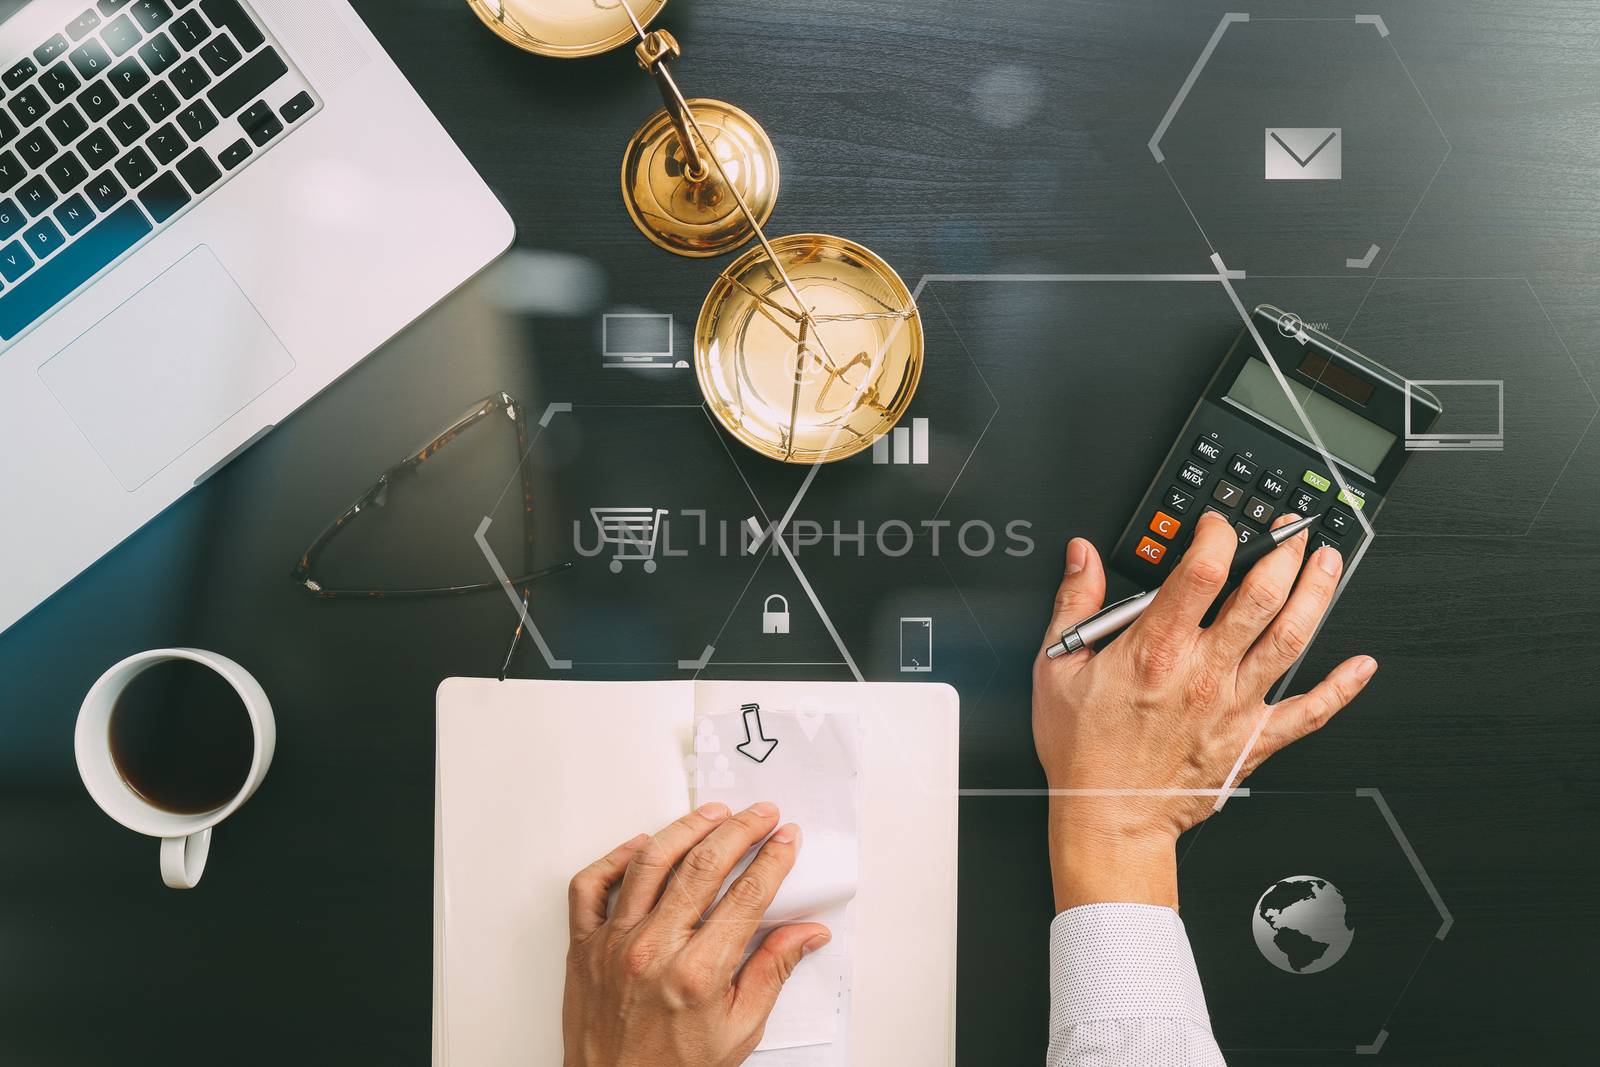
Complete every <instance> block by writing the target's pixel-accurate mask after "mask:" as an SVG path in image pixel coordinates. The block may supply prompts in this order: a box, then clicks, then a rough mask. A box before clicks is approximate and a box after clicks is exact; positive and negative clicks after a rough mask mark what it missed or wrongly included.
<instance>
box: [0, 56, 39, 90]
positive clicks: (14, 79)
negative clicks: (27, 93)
mask: <svg viewBox="0 0 1600 1067" xmlns="http://www.w3.org/2000/svg"><path fill="white" fill-rule="evenodd" d="M37 73H39V67H38V65H37V64H35V63H34V61H33V60H31V59H24V60H22V61H20V62H19V63H17V65H16V66H14V67H12V68H11V69H10V70H8V71H6V72H5V74H3V75H0V81H3V82H5V84H6V88H7V89H20V88H22V87H23V86H24V85H27V84H28V83H29V82H30V81H32V80H33V76H34V75H35V74H37Z"/></svg>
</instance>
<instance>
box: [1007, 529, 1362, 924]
mask: <svg viewBox="0 0 1600 1067" xmlns="http://www.w3.org/2000/svg"><path fill="white" fill-rule="evenodd" d="M1292 519H1293V516H1292V515H1290V516H1284V517H1281V518H1280V519H1279V521H1278V523H1275V524H1274V525H1278V524H1281V523H1282V522H1286V521H1292ZM1237 545H1238V538H1237V535H1236V533H1235V531H1234V529H1233V527H1232V525H1231V524H1230V523H1229V521H1228V520H1227V518H1226V517H1223V516H1220V515H1216V514H1211V513H1207V514H1204V515H1202V516H1200V519H1199V521H1198V523H1197V524H1196V527H1195V533H1194V539H1193V541H1192V542H1191V543H1190V545H1189V547H1188V550H1187V551H1186V552H1185V553H1184V554H1183V556H1182V558H1181V559H1180V560H1179V561H1178V563H1177V566H1176V567H1175V568H1174V569H1173V571H1172V573H1171V575H1170V576H1169V577H1168V578H1167V580H1166V581H1165V582H1164V583H1163V584H1162V586H1161V590H1160V593H1159V594H1158V595H1157V597H1156V599H1155V602H1154V603H1153V604H1152V605H1151V606H1150V608H1149V610H1147V611H1146V612H1145V613H1144V614H1143V615H1142V616H1140V617H1139V619H1138V620H1137V621H1136V622H1134V623H1133V625H1131V626H1130V627H1129V628H1128V629H1127V630H1126V631H1124V632H1123V633H1122V634H1121V635H1120V636H1119V637H1117V638H1116V639H1115V640H1114V641H1112V642H1110V643H1109V644H1108V645H1106V647H1104V648H1103V649H1102V650H1100V651H1098V652H1096V651H1093V650H1091V649H1088V648H1085V649H1081V650H1079V651H1077V652H1074V653H1072V654H1070V655H1066V656H1062V657H1061V658H1059V659H1048V658H1046V657H1045V656H1042V655H1041V656H1039V657H1037V659H1036V661H1035V666H1034V676H1033V737H1034V744H1035V746H1036V748H1037V749H1038V753H1039V762H1040V763H1041V764H1043V765H1044V770H1045V776H1046V778H1047V780H1048V782H1049V785H1050V788H1051V790H1052V795H1051V797H1050V859H1051V870H1052V875H1053V879H1054V884H1055V897H1056V908H1057V910H1065V909H1067V908H1070V907H1074V906H1077V905H1079V904H1091V903H1101V902H1125V903H1143V904H1163V905H1166V906H1169V907H1176V906H1177V902H1178V878H1177V860H1176V855H1175V847H1174V846H1175V844H1176V841H1177V838H1178V835H1179V834H1181V833H1182V832H1183V831H1185V830H1187V829H1189V828H1190V827H1192V826H1194V825H1195V824H1197V823H1199V822H1201V821H1202V820H1204V819H1205V817H1206V816H1207V815H1209V814H1211V811H1212V810H1213V805H1214V804H1215V802H1216V798H1217V795H1218V792H1217V791H1218V790H1219V789H1221V788H1223V787H1224V786H1236V785H1237V784H1238V783H1239V782H1240V781H1242V780H1243V779H1244V778H1245V777H1246V776H1247V775H1249V774H1250V772H1251V771H1253V770H1255V768H1256V767H1258V766H1259V765H1260V764H1261V762H1262V761H1263V760H1265V759H1266V758H1267V757H1268V756H1269V755H1271V754H1272V753H1274V752H1276V751H1278V750H1279V749H1280V748H1283V747H1284V746H1285V745H1287V744H1289V743H1290V742H1291V741H1295V740H1297V739H1299V738H1301V737H1304V736H1305V735H1306V734H1309V733H1311V732H1312V731H1314V730H1316V729H1317V728H1319V727H1321V726H1322V725H1323V724H1325V723H1326V722H1327V721H1328V720H1329V718H1331V717H1332V716H1333V715H1334V714H1335V713H1336V712H1337V711H1339V710H1340V709H1341V708H1343V707H1344V706H1345V705H1346V704H1348V703H1349V702H1350V701H1351V700H1352V699H1354V698H1355V696H1356V694H1357V693H1359V692H1360V691H1361V689H1362V688H1363V687H1364V686H1365V685H1366V683H1367V681H1368V680H1369V679H1370V678H1371V677H1372V675H1373V672H1374V671H1376V670H1377V667H1378V665H1377V663H1376V661H1374V660H1373V659H1372V658H1371V657H1369V656H1357V657H1354V658H1352V659H1348V660H1346V661H1345V662H1343V663H1341V664H1340V665H1339V666H1338V667H1336V668H1335V669H1334V670H1333V671H1332V672H1331V673H1330V674H1329V675H1328V676H1327V677H1326V678H1324V679H1323V680H1322V681H1321V682H1319V683H1318V684H1317V685H1316V686H1315V687H1314V688H1312V689H1311V690H1310V691H1309V692H1307V693H1305V694H1303V695H1300V696H1296V697H1291V698H1289V699H1288V700H1285V701H1283V702H1282V703H1280V704H1277V705H1273V706H1270V707H1269V706H1268V705H1267V704H1266V703H1265V699H1266V694H1267V691H1268V689H1269V688H1270V687H1271V686H1272V684H1273V683H1274V682H1275V681H1276V680H1277V679H1278V678H1279V677H1281V676H1282V675H1283V673H1284V672H1285V671H1287V670H1288V669H1289V666H1290V665H1291V664H1293V663H1294V661H1295V660H1296V659H1298V658H1299V656H1300V654H1301V652H1302V651H1304V649H1305V647H1306V644H1307V643H1308V642H1309V641H1310V639H1311V636H1312V634H1314V633H1315V632H1316V629H1317V625H1318V624H1319V623H1320V622H1321V620H1322V616H1323V613H1324V612H1325V611H1326V610H1327V607H1328V604H1329V602H1330V600H1331V599H1332V597H1333V592H1334V589H1335V587H1336V586H1337V584H1338V581H1339V573H1340V570H1341V568H1342V565H1343V560H1342V558H1341V556H1340V555H1339V552H1338V551H1337V550H1336V549H1334V548H1331V547H1322V548H1319V549H1318V550H1317V551H1315V552H1314V553H1313V554H1312V555H1311V558H1310V560H1309V561H1308V562H1307V563H1306V566H1305V567H1304V568H1303V569H1302V568H1301V563H1302V561H1303V560H1304V559H1305V550H1306V534H1304V533H1301V534H1299V535H1297V536H1295V537H1294V538H1292V539H1290V540H1288V541H1286V542H1284V543H1283V544H1282V545H1280V546H1279V547H1278V548H1277V549H1275V550H1273V551H1272V552H1271V553H1269V554H1268V555H1267V556H1266V557H1265V558H1264V559H1262V560H1261V562H1259V563H1257V564H1256V566H1255V567H1253V568H1252V569H1251V570H1250V571H1249V573H1248V574H1247V575H1246V576H1245V578H1244V580H1243V581H1242V582H1241V584H1240V585H1239V587H1238V588H1237V589H1236V590H1234V592H1233V593H1232V594H1231V595H1230V596H1229V597H1228V599H1227V601H1226V602H1225V603H1224V605H1223V607H1222V609H1221V611H1220V613H1219V614H1218V615H1217V617H1216V620H1215V621H1214V622H1213V623H1212V624H1211V625H1210V626H1208V627H1204V628H1202V627H1201V625H1200V622H1201V620H1202V618H1204V617H1205V615H1206V613H1207V610H1208V609H1209V608H1210V607H1211V605H1212V603H1213V602H1214V601H1215V599H1216V597H1217V595H1218V594H1219V593H1220V592H1221V591H1222V589H1223V586H1224V584H1225V582H1226V579H1227V575H1228V569H1229V565H1230V564H1231V562H1232V560H1233V555H1234V550H1235V548H1236V547H1237ZM1297 571H1298V572H1299V578H1298V580H1297V579H1296V572H1297ZM1105 590H1106V576H1105V570H1104V567H1103V566H1102V564H1101V561H1100V557H1099V554H1098V553H1097V552H1096V551H1095V550H1094V547H1093V546H1092V545H1090V544H1089V542H1087V541H1085V540H1083V539H1082V538H1075V539H1074V540H1073V541H1072V542H1071V543H1070V544H1069V545H1068V546H1067V571H1066V577H1065V579H1064V580H1063V581H1062V583H1061V587H1060V590H1059V591H1058V592H1057V594H1056V602H1055V611H1054V614H1053V616H1052V618H1051V620H1050V625H1049V627H1048V628H1047V630H1046V644H1049V643H1051V642H1054V641H1055V640H1056V638H1057V636H1059V635H1060V633H1061V632H1062V631H1063V630H1064V629H1066V628H1067V627H1069V626H1072V625H1073V624H1075V623H1076V622H1078V621H1080V620H1082V619H1084V618H1086V617H1087V616H1089V615H1091V614H1093V613H1094V612H1095V611H1097V610H1099V608H1100V606H1101V604H1102V602H1103V601H1104V599H1105ZM1258 731H1259V733H1258Z"/></svg>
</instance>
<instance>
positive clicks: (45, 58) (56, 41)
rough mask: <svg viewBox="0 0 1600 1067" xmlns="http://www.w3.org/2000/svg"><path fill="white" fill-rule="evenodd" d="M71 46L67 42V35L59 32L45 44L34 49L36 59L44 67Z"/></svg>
mask: <svg viewBox="0 0 1600 1067" xmlns="http://www.w3.org/2000/svg"><path fill="white" fill-rule="evenodd" d="M70 47H71V45H69V44H67V39H66V37H64V36H62V35H61V34H59V33H58V34H56V35H55V36H54V37H52V38H50V39H49V40H48V41H46V42H45V43H44V44H42V45H40V46H39V47H38V48H35V49H34V50H33V58H34V61H35V62H37V63H38V64H39V65H40V66H41V67H42V66H44V65H45V64H46V63H49V62H50V61H51V60H53V59H55V58H56V56H59V55H60V54H61V53H63V52H65V51H66V50H67V49H68V48H70Z"/></svg>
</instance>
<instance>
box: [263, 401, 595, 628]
mask: <svg viewBox="0 0 1600 1067" xmlns="http://www.w3.org/2000/svg"><path fill="white" fill-rule="evenodd" d="M501 418H503V419H505V420H507V421H508V422H510V423H511V425H512V426H513V427H514V428H515V430H516V435H517V471H518V476H519V477H520V479H521V482H522V568H521V571H522V573H521V575H520V576H519V577H516V578H511V579H509V581H510V583H511V585H513V586H521V587H526V586H527V585H529V584H530V583H532V582H536V581H538V580H539V579H541V578H546V577H549V576H550V575H552V574H556V573H558V572H560V571H563V570H566V569H567V568H568V567H571V566H572V563H571V562H570V561H567V562H563V563H557V564H555V565H554V566H551V567H545V568H543V569H539V570H536V569H534V566H533V522H532V515H533V480H532V477H531V475H530V473H529V470H528V464H527V462H526V460H527V455H528V424H527V422H526V421H525V420H524V418H523V415H522V406H521V405H520V404H518V403H517V401H516V400H514V399H512V397H511V395H510V394H509V393H505V392H500V393H495V394H494V395H492V396H487V397H485V398H484V399H482V400H480V401H478V402H477V403H476V404H474V405H472V407H471V408H469V409H468V410H467V411H466V412H465V413H464V414H462V415H461V417H460V418H458V419H456V420H455V421H454V422H452V423H451V424H450V425H449V426H448V427H446V428H445V429H444V430H443V431H441V432H440V433H438V434H436V435H434V437H433V438H432V439H430V440H429V441H428V442H427V443H426V444H424V445H423V446H422V447H421V448H418V449H417V450H416V451H414V452H412V453H411V454H409V455H408V456H406V458H405V459H402V460H401V461H400V462H399V463H396V464H395V465H394V466H392V467H390V468H389V469H388V470H386V471H384V472H383V473H382V474H380V475H378V480H377V481H376V482H374V483H373V484H372V487H371V488H370V489H368V490H367V491H366V492H364V493H362V494H361V496H359V497H358V498H357V499H356V502H355V503H353V504H351V505H350V506H349V507H348V508H346V509H345V510H344V512H343V513H342V514H340V515H339V516H338V517H337V518H336V519H334V520H333V521H332V522H330V523H329V524H328V525H327V526H326V527H324V528H323V530H322V532H321V533H320V534H318V535H317V539H316V540H315V541H313V542H311V547H310V548H308V549H306V550H305V552H304V553H303V554H302V555H301V556H300V559H299V561H298V562H297V563H296V564H295V566H294V570H293V571H292V572H291V573H290V577H291V578H293V579H294V581H295V582H297V583H299V584H300V585H301V586H302V587H304V588H305V590H306V591H307V592H308V593H310V594H312V595H313V596H316V597H320V598H323V599H332V598H335V597H368V598H398V597H428V596H452V595H459V594H464V593H478V592H483V591H485V590H489V589H500V588H503V587H502V586H501V584H500V582H499V581H498V580H497V579H491V580H489V581H483V582H473V583H470V584H466V585H441V586H426V587H419V588H405V587H401V588H384V587H379V586H354V587H350V588H340V587H337V586H334V585H330V584H328V583H327V582H324V581H323V580H322V579H321V578H319V577H318V576H317V574H318V570H317V567H318V562H319V560H320V559H321V557H322V554H323V553H324V552H325V551H326V550H327V548H328V546H329V545H330V544H332V543H333V541H334V539H335V538H336V537H338V536H339V534H341V533H343V532H344V531H345V530H347V529H349V528H350V526H351V524H352V523H354V522H355V520H356V519H357V518H358V517H359V516H361V515H363V514H366V513H367V512H369V511H372V510H374V509H378V508H382V507H383V506H384V504H385V503H386V501H387V499H388V494H389V489H390V487H391V486H393V485H395V484H398V483H399V482H401V481H403V480H404V479H407V478H410V477H415V476H416V473H417V471H418V469H419V468H421V467H422V465H423V464H425V463H427V462H428V461H429V460H430V459H433V458H434V457H435V456H437V455H438V454H439V453H440V452H442V451H444V449H446V448H448V447H449V446H450V445H451V444H452V443H454V442H456V441H458V440H460V439H461V437H462V436H463V435H464V434H466V433H467V432H468V431H469V430H471V429H472V428H473V427H474V426H492V425H494V423H495V420H497V419H501ZM523 596H524V598H526V596H527V591H526V588H524V590H523Z"/></svg>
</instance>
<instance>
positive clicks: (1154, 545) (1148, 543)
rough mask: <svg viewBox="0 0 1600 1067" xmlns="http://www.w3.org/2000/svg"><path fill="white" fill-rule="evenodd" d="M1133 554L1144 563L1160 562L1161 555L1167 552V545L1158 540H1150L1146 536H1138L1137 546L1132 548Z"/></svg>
mask: <svg viewBox="0 0 1600 1067" xmlns="http://www.w3.org/2000/svg"><path fill="white" fill-rule="evenodd" d="M1133 553H1134V555H1136V556H1138V557H1139V558H1140V559H1142V560H1144V561H1145V562H1146V563H1160V562H1161V557H1162V556H1165V555H1166V554H1167V546H1166V545H1164V544H1162V543H1161V542H1160V541H1152V540H1151V539H1150V538H1148V537H1141V538H1139V547H1138V548H1136V549H1134V550H1133Z"/></svg>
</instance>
